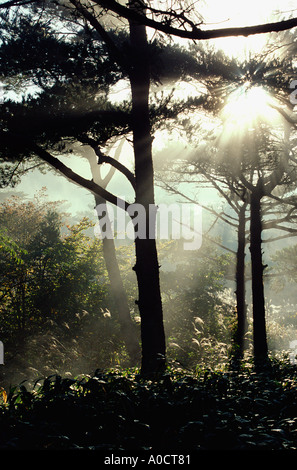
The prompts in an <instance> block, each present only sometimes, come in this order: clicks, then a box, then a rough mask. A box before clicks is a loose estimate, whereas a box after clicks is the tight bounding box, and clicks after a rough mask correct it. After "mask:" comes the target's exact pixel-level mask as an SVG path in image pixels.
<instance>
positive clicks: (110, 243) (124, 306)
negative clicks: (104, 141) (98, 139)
mask: <svg viewBox="0 0 297 470" xmlns="http://www.w3.org/2000/svg"><path fill="white" fill-rule="evenodd" d="M121 148H122V145H121V144H120V145H119V147H118V149H117V152H116V153H118V156H119V154H120V151H121ZM85 157H86V158H87V159H88V161H89V165H90V170H91V173H92V177H93V181H94V182H95V183H96V184H98V185H100V186H101V187H106V184H107V181H110V179H111V178H112V175H113V173H114V168H113V167H112V168H111V170H109V173H108V176H107V177H105V178H104V179H103V178H102V177H101V172H100V165H98V162H97V155H96V154H95V152H94V150H92V151H91V152H90V153H89V152H87V153H86V155H85ZM115 161H117V162H118V160H117V159H115ZM94 199H95V204H96V207H97V206H98V205H99V204H100V205H101V206H102V207H101V209H102V210H101V211H100V212H99V213H98V212H97V215H98V222H99V228H100V231H101V233H102V234H104V233H105V234H108V233H110V232H111V222H110V220H109V217H108V211H107V205H106V200H105V199H104V198H103V197H101V196H99V195H98V194H94ZM100 214H101V216H100ZM105 223H106V224H107V225H108V227H103V225H104V224H105ZM102 247H103V256H104V261H105V266H106V269H107V273H108V278H109V282H110V287H111V292H112V296H113V299H114V302H115V307H116V311H117V314H118V320H119V323H120V328H121V333H122V337H123V339H124V342H125V345H126V348H127V352H128V354H129V357H130V361H131V364H132V365H137V364H138V363H139V360H140V338H138V336H139V333H138V331H137V328H136V325H135V323H133V321H132V318H131V314H130V308H129V303H128V299H127V294H126V291H125V288H124V285H123V281H122V276H121V272H120V268H119V264H118V260H117V256H116V248H115V243H114V238H108V237H107V236H105V237H104V236H103V237H102Z"/></svg>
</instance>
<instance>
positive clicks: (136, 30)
mask: <svg viewBox="0 0 297 470" xmlns="http://www.w3.org/2000/svg"><path fill="white" fill-rule="evenodd" d="M131 4H132V5H131ZM131 4H130V5H131V8H134V6H133V2H131ZM138 5H139V4H138ZM130 46H131V58H132V60H131V64H130V69H131V72H130V84H131V91H132V116H131V117H132V119H131V125H132V131H133V145H134V159H135V182H136V188H135V195H136V197H135V202H136V203H137V204H141V205H142V207H143V208H144V209H145V213H146V237H145V238H136V239H135V250H136V264H135V267H134V270H135V272H136V276H137V282H138V296H139V298H138V301H137V304H138V308H139V312H140V318H141V342H142V365H141V372H142V374H144V375H148V374H152V373H156V372H159V371H160V370H163V369H164V366H165V361H166V359H165V354H166V348H165V333H164V325H163V312H162V301H161V292H160V280H159V263H158V256H157V249H156V240H155V238H154V237H152V232H154V229H155V216H154V217H153V216H152V212H153V211H151V213H150V212H149V208H150V206H154V204H155V199H154V170H153V159H152V137H151V126H150V117H149V89H150V68H149V57H148V42H147V36H146V29H145V27H144V26H142V25H140V24H136V23H133V22H132V21H131V22H130ZM154 213H155V212H154ZM150 215H151V217H150ZM150 231H151V233H149V232H150Z"/></svg>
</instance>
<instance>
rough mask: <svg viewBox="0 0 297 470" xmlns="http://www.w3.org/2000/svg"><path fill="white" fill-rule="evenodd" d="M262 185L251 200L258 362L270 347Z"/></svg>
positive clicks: (255, 340)
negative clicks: (265, 279) (267, 322)
mask: <svg viewBox="0 0 297 470" xmlns="http://www.w3.org/2000/svg"><path fill="white" fill-rule="evenodd" d="M259 181H260V180H259ZM260 186H261V185H260V184H258V185H257V187H256V188H255V189H254V191H252V193H251V200H250V211H251V221H250V252H251V263H252V298H253V341H254V358H255V360H256V361H262V360H266V359H267V358H268V346H267V337H266V321H265V297H264V282H263V271H264V266H263V259H262V239H261V235H262V218H261V198H262V192H261V188H260Z"/></svg>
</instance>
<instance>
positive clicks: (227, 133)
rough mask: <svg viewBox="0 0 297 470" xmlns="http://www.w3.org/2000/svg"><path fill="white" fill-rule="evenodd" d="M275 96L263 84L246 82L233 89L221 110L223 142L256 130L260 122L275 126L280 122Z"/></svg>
mask: <svg viewBox="0 0 297 470" xmlns="http://www.w3.org/2000/svg"><path fill="white" fill-rule="evenodd" d="M275 104H276V103H275V100H274V98H273V97H272V96H271V95H270V94H269V93H268V92H267V91H266V90H265V89H264V88H263V87H261V86H259V85H252V84H251V83H250V82H248V81H247V82H245V83H244V84H243V85H241V86H240V87H238V88H237V89H236V90H235V91H233V92H232V93H231V94H230V96H229V98H228V100H227V103H226V104H225V106H224V108H223V109H222V112H221V118H222V122H223V129H224V130H223V133H222V136H221V143H223V142H224V141H226V140H228V141H230V139H231V138H234V137H235V136H236V139H239V140H240V139H241V138H242V137H244V136H245V135H246V133H247V132H252V131H254V130H255V129H256V128H257V126H258V125H259V124H260V123H266V124H268V125H270V126H274V125H277V124H279V123H280V114H279V113H278V111H277V110H276V109H275V108H274V105H275Z"/></svg>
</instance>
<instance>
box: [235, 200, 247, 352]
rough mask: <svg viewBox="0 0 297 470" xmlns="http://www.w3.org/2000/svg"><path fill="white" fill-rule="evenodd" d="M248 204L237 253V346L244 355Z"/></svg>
mask: <svg viewBox="0 0 297 470" xmlns="http://www.w3.org/2000/svg"><path fill="white" fill-rule="evenodd" d="M246 206H247V204H246V203H244V204H243V205H242V206H241V208H240V210H239V223H238V234H237V253H236V292H235V293H236V309H237V331H236V338H235V342H236V346H237V348H238V355H239V357H242V355H243V352H244V335H245V333H246V329H247V320H246V302H245V301H246V299H245V245H246V241H245V223H246V218H245V212H246Z"/></svg>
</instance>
